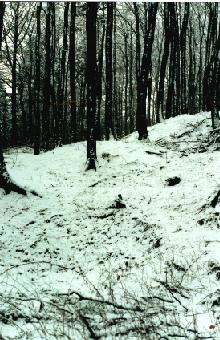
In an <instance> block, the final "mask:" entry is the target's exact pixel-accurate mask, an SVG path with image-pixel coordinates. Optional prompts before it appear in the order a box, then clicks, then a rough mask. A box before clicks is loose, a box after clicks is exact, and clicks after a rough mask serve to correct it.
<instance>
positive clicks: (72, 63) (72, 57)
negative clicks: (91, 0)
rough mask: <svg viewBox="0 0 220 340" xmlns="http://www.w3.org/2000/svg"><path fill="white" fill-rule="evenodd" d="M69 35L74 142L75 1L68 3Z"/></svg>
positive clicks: (72, 133) (75, 117)
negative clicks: (69, 16) (69, 17)
mask: <svg viewBox="0 0 220 340" xmlns="http://www.w3.org/2000/svg"><path fill="white" fill-rule="evenodd" d="M70 15H71V22H70V36H69V41H70V44H69V69H70V96H71V105H70V108H71V109H70V112H71V113H70V115H71V141H72V142H76V129H77V116H76V80H75V78H76V62H75V53H76V51H75V49H76V47H75V45H76V38H75V30H76V3H75V2H71V5H70Z"/></svg>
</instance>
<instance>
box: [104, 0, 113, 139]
mask: <svg viewBox="0 0 220 340" xmlns="http://www.w3.org/2000/svg"><path fill="white" fill-rule="evenodd" d="M113 7H114V5H113V2H107V28H106V49H105V53H106V55H105V57H106V101H105V137H106V139H107V140H109V137H110V132H111V133H112V135H113V136H114V131H113V119H112V78H113V77H112V31H113Z"/></svg>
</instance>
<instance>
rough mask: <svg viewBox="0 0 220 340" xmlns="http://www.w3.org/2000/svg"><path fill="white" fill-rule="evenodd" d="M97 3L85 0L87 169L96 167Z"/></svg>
mask: <svg viewBox="0 0 220 340" xmlns="http://www.w3.org/2000/svg"><path fill="white" fill-rule="evenodd" d="M97 10H98V3H97V2H87V11H86V33H87V59H86V60H87V65H86V66H87V68H86V81H87V170H90V169H94V170H95V168H96V166H95V161H96V139H95V117H96V17H97Z"/></svg>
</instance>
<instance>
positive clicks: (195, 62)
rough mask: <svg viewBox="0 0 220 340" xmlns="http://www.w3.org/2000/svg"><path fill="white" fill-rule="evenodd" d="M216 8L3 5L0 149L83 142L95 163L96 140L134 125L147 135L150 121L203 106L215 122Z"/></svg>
mask: <svg viewBox="0 0 220 340" xmlns="http://www.w3.org/2000/svg"><path fill="white" fill-rule="evenodd" d="M218 11H219V5H218V3H196V4H194V3H174V2H173V3H172V2H171V3H151V2H149V3H133V4H132V3H120V2H118V3H112V2H106V3H105V2H102V3H101V2H100V3H98V2H93V3H83V2H77V3H76V2H71V3H69V2H65V3H59V2H57V3H56V2H53V3H52V2H38V3H37V2H36V3H33V4H32V5H31V6H30V5H28V3H25V2H23V3H13V2H12V3H7V4H6V6H5V5H4V3H2V5H1V43H2V53H1V64H2V65H3V66H4V74H3V75H2V77H1V82H0V90H1V100H0V110H1V111H0V112H1V116H0V119H1V124H2V134H1V150H2V148H3V147H6V146H19V145H29V146H33V148H34V154H36V155H38V154H39V153H40V151H41V150H49V149H52V148H54V147H55V146H62V145H63V144H66V143H70V142H78V141H82V140H85V139H87V141H88V168H94V167H95V159H96V147H95V142H96V140H102V139H106V140H108V139H110V137H113V138H115V139H118V138H121V137H123V136H126V135H127V134H129V133H131V132H133V131H135V130H137V131H138V135H139V139H146V138H147V137H148V126H150V125H152V124H155V123H159V122H161V121H162V120H163V119H169V118H170V117H174V116H176V115H179V114H195V113H196V112H199V111H201V110H209V111H211V112H212V114H211V117H212V122H213V127H214V128H216V127H218V126H219V111H218V110H219V106H220V103H219V100H220V99H219V98H220V96H219V77H220V69H219V68H220V66H219V48H220V46H219V45H220V42H219V41H220V37H219V31H220V28H219V14H218ZM3 14H4V18H3ZM1 154H2V151H1ZM1 159H3V157H2V156H1ZM3 163H4V161H2V160H1V164H3ZM1 168H2V169H3V165H2V167H1Z"/></svg>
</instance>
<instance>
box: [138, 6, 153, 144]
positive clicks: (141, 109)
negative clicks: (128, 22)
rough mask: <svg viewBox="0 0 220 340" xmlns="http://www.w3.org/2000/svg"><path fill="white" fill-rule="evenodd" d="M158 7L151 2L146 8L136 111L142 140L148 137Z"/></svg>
mask: <svg viewBox="0 0 220 340" xmlns="http://www.w3.org/2000/svg"><path fill="white" fill-rule="evenodd" d="M157 8H158V3H151V4H150V5H149V9H148V10H147V9H145V34H144V53H143V57H142V63H141V70H140V75H139V79H138V86H137V111H136V125H137V130H138V134H139V139H140V140H141V139H146V138H147V137H148V131H147V117H146V99H147V91H148V85H149V70H150V68H151V56H152V46H153V41H154V32H155V26H156V15H157ZM147 12H148V13H147Z"/></svg>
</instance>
